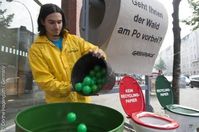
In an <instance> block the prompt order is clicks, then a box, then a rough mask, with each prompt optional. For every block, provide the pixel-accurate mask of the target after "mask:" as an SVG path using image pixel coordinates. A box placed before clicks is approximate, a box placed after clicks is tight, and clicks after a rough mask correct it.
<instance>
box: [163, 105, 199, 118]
mask: <svg viewBox="0 0 199 132" xmlns="http://www.w3.org/2000/svg"><path fill="white" fill-rule="evenodd" d="M178 107H180V108H182V109H186V110H190V111H195V113H197V114H190V113H185V112H176V111H173V108H178ZM165 109H166V110H167V111H169V112H171V113H175V114H178V115H183V116H190V117H199V110H197V109H194V108H190V107H186V106H182V105H178V104H170V105H166V107H165Z"/></svg>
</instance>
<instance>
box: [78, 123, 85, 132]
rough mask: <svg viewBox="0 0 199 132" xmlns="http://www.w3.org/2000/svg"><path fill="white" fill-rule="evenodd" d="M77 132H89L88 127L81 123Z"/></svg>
mask: <svg viewBox="0 0 199 132" xmlns="http://www.w3.org/2000/svg"><path fill="white" fill-rule="evenodd" d="M77 132H87V127H86V125H85V124H84V123H80V124H79V125H78V126H77Z"/></svg>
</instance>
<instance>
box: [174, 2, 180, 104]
mask: <svg viewBox="0 0 199 132" xmlns="http://www.w3.org/2000/svg"><path fill="white" fill-rule="evenodd" d="M180 2H181V0H173V14H172V17H173V35H174V48H173V49H174V58H173V64H174V65H173V81H172V87H173V93H174V103H175V104H179V100H180V99H179V98H180V92H179V83H178V82H179V78H180V74H181V67H180V61H181V59H180V46H181V37H180V31H181V28H180V26H179V5H180Z"/></svg>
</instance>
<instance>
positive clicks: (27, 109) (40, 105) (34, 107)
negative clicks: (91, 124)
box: [14, 102, 124, 132]
mask: <svg viewBox="0 0 199 132" xmlns="http://www.w3.org/2000/svg"><path fill="white" fill-rule="evenodd" d="M61 104H65V105H66V104H83V105H92V106H93V105H94V106H98V107H103V108H106V109H111V110H113V111H115V112H117V113H118V114H120V115H121V117H122V122H121V123H120V125H118V126H117V127H116V128H114V129H112V130H111V131H109V132H112V131H114V130H117V129H118V128H120V127H122V126H123V125H124V116H123V114H122V113H121V112H119V111H118V110H116V109H113V108H111V107H108V106H104V105H99V104H94V103H80V102H67V103H65V102H63V103H49V104H39V105H35V106H32V107H29V108H26V109H24V110H22V111H20V112H18V113H17V115H16V117H15V120H14V122H15V124H16V125H17V126H19V127H20V128H21V129H23V130H24V131H27V132H31V131H30V130H28V129H26V128H24V127H23V126H22V125H21V124H20V123H19V122H18V120H17V118H18V117H19V116H20V115H21V114H23V113H24V112H25V111H26V112H28V111H30V110H32V109H36V108H38V107H45V106H49V105H61Z"/></svg>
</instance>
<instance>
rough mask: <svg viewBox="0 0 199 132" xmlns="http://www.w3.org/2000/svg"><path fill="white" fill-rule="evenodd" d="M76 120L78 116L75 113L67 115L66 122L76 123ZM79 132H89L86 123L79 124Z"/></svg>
mask: <svg viewBox="0 0 199 132" xmlns="http://www.w3.org/2000/svg"><path fill="white" fill-rule="evenodd" d="M76 119H77V116H76V114H75V113H74V112H69V113H68V114H67V115H66V120H67V122H68V123H74V122H75V121H76ZM77 132H87V126H86V125H85V124H84V123H80V124H78V126H77Z"/></svg>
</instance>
